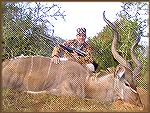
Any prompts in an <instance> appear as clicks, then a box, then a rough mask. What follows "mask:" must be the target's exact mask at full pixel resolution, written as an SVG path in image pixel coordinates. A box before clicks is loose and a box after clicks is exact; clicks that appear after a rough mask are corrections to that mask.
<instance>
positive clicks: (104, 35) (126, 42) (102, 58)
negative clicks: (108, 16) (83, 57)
mask: <svg viewBox="0 0 150 113" xmlns="http://www.w3.org/2000/svg"><path fill="white" fill-rule="evenodd" d="M114 23H115V24H116V27H117V29H118V32H119V34H120V36H121V38H120V40H119V43H118V49H117V50H118V52H119V54H120V55H122V56H123V57H124V58H125V59H126V60H128V61H129V62H131V55H130V52H131V51H130V48H131V46H132V44H133V41H134V39H135V38H134V36H133V34H132V32H133V30H134V28H136V26H137V23H136V22H132V21H128V20H126V19H120V20H119V21H115V22H114ZM112 39H113V32H112V29H110V28H109V26H106V27H104V29H103V30H102V31H101V32H99V33H98V36H95V37H93V38H92V39H90V44H91V46H92V47H93V49H94V59H95V60H96V62H97V63H98V64H99V70H101V69H102V70H105V69H107V68H108V67H116V65H118V62H117V61H116V60H115V59H114V58H113V55H112V53H111V44H112Z"/></svg>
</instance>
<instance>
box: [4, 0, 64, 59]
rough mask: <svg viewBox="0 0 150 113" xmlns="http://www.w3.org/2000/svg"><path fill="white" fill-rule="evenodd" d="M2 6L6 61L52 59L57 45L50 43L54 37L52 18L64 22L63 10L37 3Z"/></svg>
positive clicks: (16, 3)
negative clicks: (26, 57) (30, 57)
mask: <svg viewBox="0 0 150 113" xmlns="http://www.w3.org/2000/svg"><path fill="white" fill-rule="evenodd" d="M2 6H3V14H2V15H3V60H4V59H6V58H12V57H15V56H19V55H21V54H24V55H37V54H38V55H43V56H50V53H51V51H52V48H53V46H54V44H53V42H52V41H49V40H50V39H51V38H53V37H54V36H53V33H54V24H53V22H54V21H52V18H54V20H55V21H56V20H57V19H58V18H59V17H60V18H62V19H63V20H64V19H65V18H64V17H65V16H66V15H64V14H63V13H64V11H63V12H62V11H61V7H59V6H58V5H57V4H51V6H50V5H49V6H48V5H46V3H37V2H36V3H32V2H29V3H26V2H10V3H9V2H3V5H2ZM54 9H55V11H53V10H54ZM51 10H52V11H51ZM48 18H49V19H51V20H49V19H48ZM43 36H45V37H48V38H47V39H46V38H44V37H43Z"/></svg>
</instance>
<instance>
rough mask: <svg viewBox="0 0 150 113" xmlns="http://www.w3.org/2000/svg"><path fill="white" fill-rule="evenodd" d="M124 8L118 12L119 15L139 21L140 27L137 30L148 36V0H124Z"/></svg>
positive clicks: (142, 35)
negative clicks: (141, 0)
mask: <svg viewBox="0 0 150 113" xmlns="http://www.w3.org/2000/svg"><path fill="white" fill-rule="evenodd" d="M121 7H122V10H121V11H120V13H118V16H119V17H121V18H122V17H123V18H126V19H127V20H132V21H137V22H138V28H137V29H136V31H137V32H138V35H139V36H141V37H148V33H147V32H148V15H149V4H148V2H123V5H122V6H121Z"/></svg>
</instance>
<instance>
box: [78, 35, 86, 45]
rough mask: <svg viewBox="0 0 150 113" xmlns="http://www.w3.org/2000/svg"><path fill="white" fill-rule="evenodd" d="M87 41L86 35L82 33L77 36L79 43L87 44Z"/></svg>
mask: <svg viewBox="0 0 150 113" xmlns="http://www.w3.org/2000/svg"><path fill="white" fill-rule="evenodd" d="M85 39H86V35H85V34H83V33H80V34H78V35H77V40H78V41H79V43H83V42H85Z"/></svg>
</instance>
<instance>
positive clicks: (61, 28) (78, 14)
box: [54, 2, 122, 39]
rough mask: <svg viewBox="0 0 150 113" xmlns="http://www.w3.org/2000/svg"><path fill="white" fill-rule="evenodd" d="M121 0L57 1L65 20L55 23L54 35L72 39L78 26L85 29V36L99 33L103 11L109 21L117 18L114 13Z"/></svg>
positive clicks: (118, 9) (103, 24) (102, 24)
mask: <svg viewBox="0 0 150 113" xmlns="http://www.w3.org/2000/svg"><path fill="white" fill-rule="evenodd" d="M121 4H122V3H121V2H59V5H60V6H61V8H62V10H64V11H65V14H66V17H65V21H63V20H61V19H60V20H58V21H57V23H55V33H54V34H55V35H58V36H60V37H61V38H63V39H73V38H75V36H76V29H77V28H78V27H85V28H86V29H87V37H93V36H95V35H96V34H97V33H99V32H100V31H101V30H102V29H103V27H104V26H105V25H106V23H105V22H104V20H103V16H102V15H103V11H105V14H106V17H107V18H108V19H109V20H110V21H112V22H113V21H115V20H116V19H117V17H116V13H118V12H119V11H120V10H121Z"/></svg>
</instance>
